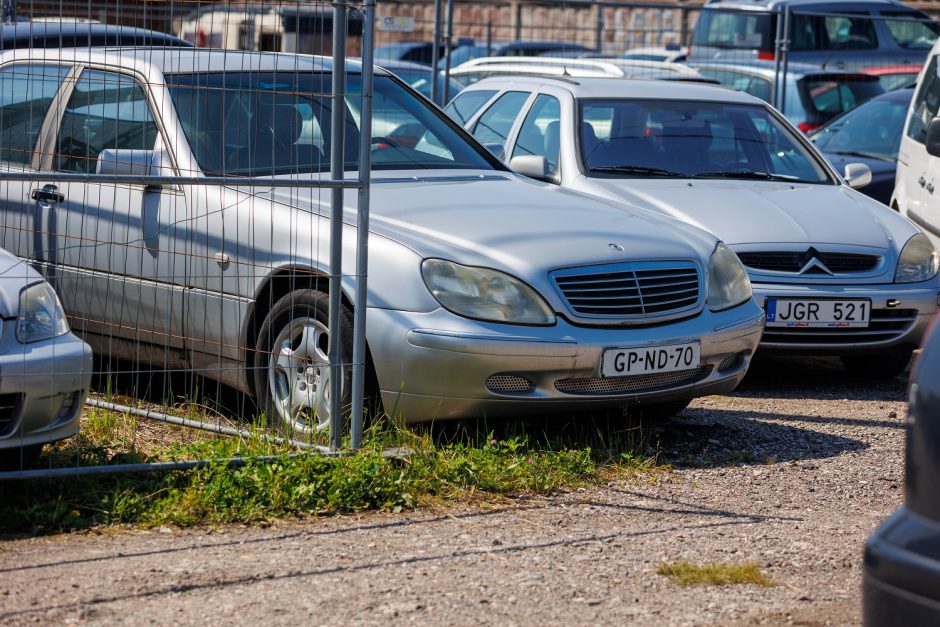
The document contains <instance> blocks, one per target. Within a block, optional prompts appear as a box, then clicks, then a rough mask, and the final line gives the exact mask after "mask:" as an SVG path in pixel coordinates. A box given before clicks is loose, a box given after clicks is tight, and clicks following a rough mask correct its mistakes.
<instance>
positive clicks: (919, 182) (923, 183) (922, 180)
mask: <svg viewBox="0 0 940 627" xmlns="http://www.w3.org/2000/svg"><path fill="white" fill-rule="evenodd" d="M917 184H918V185H920V186H921V187H923V186H924V185H926V184H927V179H925V178H924V177H920V178H919V179H917Z"/></svg>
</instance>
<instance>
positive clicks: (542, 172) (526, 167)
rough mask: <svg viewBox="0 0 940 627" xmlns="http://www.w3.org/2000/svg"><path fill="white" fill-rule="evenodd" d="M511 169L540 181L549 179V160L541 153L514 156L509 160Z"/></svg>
mask: <svg viewBox="0 0 940 627" xmlns="http://www.w3.org/2000/svg"><path fill="white" fill-rule="evenodd" d="M509 169H510V170H512V171H513V172H518V173H519V174H524V175H525V176H529V177H531V178H534V179H538V180H540V181H548V180H549V174H550V173H549V171H548V160H547V159H546V158H545V157H543V156H541V155H525V156H520V157H513V158H512V159H511V160H510V161H509Z"/></svg>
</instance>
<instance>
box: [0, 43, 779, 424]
mask: <svg viewBox="0 0 940 627" xmlns="http://www.w3.org/2000/svg"><path fill="white" fill-rule="evenodd" d="M46 61H48V62H49V63H48V64H47V65H46V68H47V69H46V70H45V71H44V72H42V73H36V72H33V71H31V70H32V68H33V66H34V64H36V63H41V62H46ZM330 69H331V65H330V62H329V61H328V60H325V59H323V58H318V57H313V56H307V55H290V54H283V53H281V54H274V53H257V54H252V55H232V54H230V53H227V52H226V51H221V50H205V49H198V48H196V49H186V50H178V49H151V50H150V51H149V54H148V55H146V56H139V57H138V56H131V57H127V56H126V55H125V56H122V55H121V54H120V51H114V50H108V49H94V50H87V49H86V50H81V51H76V50H54V51H42V50H30V51H11V52H8V53H4V54H0V84H2V85H4V87H5V89H9V92H7V93H12V94H24V93H29V94H32V95H33V98H32V99H31V100H28V101H25V102H22V101H19V100H16V99H10V100H7V101H4V102H0V106H2V107H4V108H6V107H9V108H10V111H9V112H7V111H5V110H3V109H0V125H2V126H0V130H2V133H3V134H2V137H0V138H2V139H3V140H4V141H2V142H0V147H2V148H0V161H3V162H5V167H7V168H11V169H13V170H16V171H27V172H31V171H33V163H34V153H36V151H38V150H39V149H40V148H41V147H48V152H47V153H45V154H44V160H42V161H41V164H42V165H41V167H42V168H43V169H45V170H48V171H54V172H62V173H77V174H82V173H90V172H100V173H115V174H131V173H135V172H136V173H139V172H141V171H158V172H173V173H183V172H202V173H205V174H208V175H226V174H227V175H235V176H240V177H257V176H274V175H294V176H297V175H300V174H303V175H307V176H329V174H328V172H329V159H328V155H329V154H330V132H329V129H330V124H329V121H328V119H329V112H330V111H332V109H333V107H334V101H333V100H331V99H330V98H329V96H328V95H324V94H329V93H330V84H331V83H330V81H331V73H330ZM349 69H350V73H349V75H348V76H347V95H346V99H345V100H340V101H339V103H340V104H341V106H343V105H345V106H346V107H347V108H348V112H347V118H346V119H347V120H350V123H349V124H348V125H347V127H346V139H347V142H348V143H347V144H346V147H347V150H346V152H345V154H346V157H347V159H348V160H349V161H348V162H347V167H348V169H350V170H352V169H353V168H355V167H356V164H357V150H356V147H357V146H358V145H359V137H358V128H357V126H356V121H357V120H359V119H361V116H358V115H356V113H357V112H356V111H355V105H354V103H356V102H357V101H358V95H359V91H360V81H361V79H360V74H359V72H358V67H357V66H356V64H354V63H351V64H350V66H349ZM76 75H77V76H76ZM67 76H69V77H72V76H76V77H75V78H74V80H66V77H67ZM141 76H144V77H147V80H146V81H142V80H141V79H140V78H139V77H141ZM53 101H55V102H59V103H61V106H57V107H53V106H51V105H52V102H53ZM373 102H374V106H375V111H374V117H375V120H377V121H381V123H382V124H383V125H385V128H391V124H392V123H397V124H398V125H400V126H404V127H408V128H409V131H408V136H409V137H412V138H414V137H416V138H417V140H416V141H415V142H414V144H413V145H404V144H402V143H399V142H397V141H395V140H393V139H390V137H389V136H388V135H389V134H392V133H388V134H386V135H383V136H376V135H375V132H376V131H375V130H373V141H372V166H373V170H374V176H373V185H372V188H371V212H372V220H371V231H370V233H371V235H372V237H370V244H369V251H370V258H369V268H368V272H369V277H370V281H369V289H370V292H369V295H368V303H365V305H366V307H367V312H368V313H367V319H368V326H367V342H368V351H367V352H368V355H369V357H368V360H369V366H368V367H369V368H370V369H371V370H370V371H371V372H373V373H374V384H373V385H371V386H370V387H372V388H373V389H372V393H373V394H381V396H382V398H383V400H384V404H385V407H386V408H387V409H388V410H389V411H394V412H396V413H399V414H402V415H403V416H404V418H405V419H407V420H411V421H418V420H432V419H445V418H457V417H473V416H480V415H486V416H488V417H491V416H498V415H505V414H511V415H518V414H521V413H528V412H536V413H540V414H541V413H545V412H547V411H550V410H552V409H555V410H563V411H572V410H574V409H576V408H587V407H603V406H612V407H625V406H627V405H628V404H633V405H636V404H640V405H642V406H643V408H644V409H645V410H647V411H650V412H654V413H655V412H659V413H667V414H669V413H672V412H674V411H676V410H677V409H679V408H681V407H683V406H685V404H687V403H688V401H689V400H690V399H691V398H693V397H695V396H699V395H704V394H713V393H722V392H727V391H730V390H731V389H733V388H734V387H735V386H736V385H737V383H738V382H739V381H740V380H741V378H742V377H743V376H744V373H745V372H746V370H747V367H748V364H749V363H750V356H751V354H752V352H753V350H754V349H755V347H756V344H757V341H758V339H759V337H760V333H761V330H762V327H763V313H762V311H761V310H760V307H758V305H757V304H756V303H755V302H754V301H753V299H752V297H751V289H750V285H749V283H748V280H747V275H746V273H745V271H744V269H743V267H742V266H741V264H740V262H739V261H738V260H737V258H736V257H735V256H734V255H733V254H732V253H731V252H730V251H728V250H727V248H726V247H724V245H722V244H720V243H719V242H718V240H717V238H716V237H714V236H713V235H711V234H709V233H707V232H705V231H702V230H701V229H698V228H696V227H693V226H689V225H685V224H682V223H680V222H678V221H675V220H672V219H669V218H666V217H663V216H661V215H658V214H655V213H653V212H649V211H645V210H642V209H636V210H635V211H631V210H630V209H627V208H617V207H612V206H611V205H610V204H609V203H606V202H600V201H598V200H596V199H591V198H589V197H587V196H583V195H580V194H576V193H573V192H569V191H565V190H558V189H554V188H546V187H545V186H544V185H542V184H539V183H534V182H532V181H531V180H528V179H526V178H524V177H520V176H517V175H514V174H512V173H511V172H509V171H507V170H506V168H505V167H504V166H502V165H501V164H500V163H499V162H498V161H497V160H496V159H494V158H493V157H492V156H491V155H490V154H489V153H488V152H487V151H486V150H484V149H483V148H482V147H481V146H480V145H479V144H477V143H476V142H473V141H470V140H469V138H468V136H467V135H466V133H464V132H463V131H462V130H460V129H459V128H458V127H456V126H455V125H454V124H453V123H452V122H451V121H450V120H448V119H446V118H445V117H444V115H443V113H442V112H441V111H440V110H439V109H438V108H437V107H435V106H433V105H432V104H431V103H430V102H428V101H427V100H426V99H424V98H420V97H418V96H417V95H416V94H415V93H414V92H413V91H412V90H409V89H406V88H404V87H402V85H401V84H400V83H399V82H398V81H397V80H395V79H393V78H392V77H391V76H389V75H388V74H387V73H386V72H385V71H384V70H377V72H376V79H375V86H374V100H373ZM6 125H9V126H6ZM416 127H420V128H421V129H423V131H421V132H416V131H415V130H414V129H415V128H416ZM378 132H382V133H385V131H384V130H383V131H378ZM13 138H16V143H15V144H13V143H12V140H13ZM7 140H10V141H7ZM171 147H172V151H171V150H170V148H171ZM33 188H35V185H30V184H26V183H14V182H7V184H5V185H4V187H3V192H4V194H5V196H4V200H5V202H3V203H0V214H2V215H0V223H2V224H4V225H7V227H6V228H4V229H3V230H2V232H0V235H2V237H3V241H4V242H6V243H8V244H9V245H10V246H12V247H13V248H14V249H15V253H16V254H17V255H18V256H20V257H23V258H27V259H30V260H31V261H32V262H33V263H34V264H35V265H36V267H38V268H40V269H41V270H42V272H45V273H46V274H47V275H48V276H50V277H53V278H54V279H55V285H56V288H57V289H58V290H59V294H60V296H61V297H62V299H63V304H64V306H65V310H66V311H67V312H68V313H69V315H70V316H72V317H73V320H75V322H76V328H77V329H79V330H80V331H81V332H82V333H83V334H84V335H85V337H87V338H88V339H89V341H91V342H92V343H97V344H99V345H100V346H105V347H107V350H108V351H109V355H111V356H113V357H116V358H130V359H134V358H137V359H140V360H143V361H155V362H157V363H160V364H161V365H162V366H163V367H166V366H167V364H174V363H185V364H186V367H190V368H192V367H196V368H198V369H199V371H200V372H201V373H202V374H203V375H205V376H207V377H210V378H213V379H218V380H220V381H224V382H226V383H229V384H230V385H232V386H234V387H236V388H238V389H240V390H242V391H245V392H248V393H251V394H253V395H255V396H256V397H257V398H258V400H259V403H260V406H261V407H262V408H263V411H264V414H265V415H266V416H268V417H269V419H271V420H272V421H273V422H274V423H276V424H279V425H281V426H284V427H285V428H287V429H289V430H291V431H293V432H309V431H312V430H315V429H319V428H326V427H327V426H328V424H329V418H330V416H329V414H330V407H331V403H329V402H327V400H326V399H328V398H329V394H330V392H329V390H330V389H331V384H330V373H331V369H329V368H328V367H327V365H328V360H327V358H326V353H325V347H326V346H327V343H328V340H329V337H330V334H331V333H336V334H339V339H340V340H341V341H342V347H343V363H345V364H349V362H350V360H351V348H352V346H351V334H352V329H351V317H352V316H351V312H350V310H349V309H348V308H346V307H344V309H343V314H342V316H341V320H340V321H339V324H340V327H339V328H338V329H330V328H328V326H327V324H328V321H329V318H328V315H327V304H328V302H329V299H328V296H327V294H326V292H325V289H326V284H327V281H328V272H326V270H325V269H326V268H328V267H329V249H330V245H329V244H330V242H329V240H328V235H327V234H328V233H329V232H330V231H329V228H328V226H329V218H328V216H327V215H326V214H327V212H325V211H324V210H323V207H322V205H321V204H320V199H321V194H320V193H318V192H313V193H309V194H302V193H301V194H298V192H297V190H296V189H292V188H285V187H280V188H278V187H276V188H274V189H273V190H270V191H260V190H259V189H258V188H240V187H239V186H238V185H237V183H235V182H233V183H232V184H231V185H228V186H224V187H220V186H211V185H205V186H203V185H187V186H184V188H183V189H182V190H180V192H179V193H162V194H160V193H152V190H150V189H145V188H144V187H143V186H128V185H111V184H107V183H94V184H87V183H85V182H84V181H82V180H66V179H63V180H62V181H61V183H59V184H58V185H48V186H45V187H44V188H43V191H42V194H41V195H37V196H36V197H35V199H31V198H29V196H28V194H26V193H24V191H25V190H27V189H33ZM174 191H175V190H174ZM259 191H260V193H259ZM350 196H353V198H350ZM347 199H349V200H348V201H347V202H349V205H348V206H347V211H355V202H356V201H355V195H353V194H350V195H347ZM625 212H626V214H627V215H629V216H630V217H629V218H626V217H625ZM37 214H38V215H41V216H42V220H43V224H49V225H57V226H56V228H53V229H50V230H48V231H46V232H43V233H37V236H38V237H39V238H40V239H37V238H34V237H23V236H22V233H23V232H24V230H25V229H27V228H28V225H32V224H33V222H32V221H31V220H32V216H34V215H37ZM142 215H143V216H145V217H144V218H143V219H141V218H140V216H142ZM184 216H185V217H184ZM572 216H576V217H577V221H578V224H579V225H580V227H581V228H580V229H579V230H577V231H574V230H572V228H571V224H572ZM24 220H25V221H28V224H27V222H24ZM352 229H353V227H352V226H347V230H348V231H349V232H347V233H346V234H345V235H344V243H345V244H346V245H347V246H350V247H352V246H353V244H352V243H353V242H355V239H356V238H355V236H354V231H353V230H352ZM96 243H97V244H101V248H102V249H105V250H107V251H108V254H95V251H96V250H98V249H99V247H98V246H96V245H95V244H96ZM223 251H224V255H225V257H224V261H222V255H223ZM344 260H345V264H346V265H344V267H343V268H342V271H343V272H342V276H343V277H344V281H343V290H344V296H345V298H347V299H349V300H352V299H353V298H354V293H355V290H354V289H352V288H353V287H354V286H353V284H352V277H353V276H354V275H355V271H354V267H353V266H354V265H355V255H354V254H352V250H347V251H346V252H345V254H344ZM194 264H195V265H194ZM347 266H348V267H347ZM346 277H348V278H349V279H348V280H347V279H346ZM112 294H120V295H121V298H120V299H114V298H108V297H107V295H112ZM347 302H349V301H347ZM221 321H224V323H221ZM334 337H336V336H334ZM341 372H342V377H343V380H342V381H341V382H339V383H341V389H342V391H343V394H344V395H346V396H347V398H348V394H349V388H350V376H351V369H350V368H349V366H348V365H347V366H346V367H343V368H342V370H341Z"/></svg>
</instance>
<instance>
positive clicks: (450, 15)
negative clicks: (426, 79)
mask: <svg viewBox="0 0 940 627" xmlns="http://www.w3.org/2000/svg"><path fill="white" fill-rule="evenodd" d="M453 38H454V0H447V32H446V34H445V39H446V42H447V44H446V45H447V46H448V48H449V47H450V44H451V41H453ZM434 78H435V79H436V78H437V76H435V77H434ZM449 82H450V55H447V56H446V57H445V58H444V97H443V98H442V99H441V102H440V105H441V106H442V107H443V106H444V105H446V104H447V101H448V100H449V99H450V89H448V87H449V85H448V83H449Z"/></svg>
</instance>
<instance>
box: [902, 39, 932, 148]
mask: <svg viewBox="0 0 940 627" xmlns="http://www.w3.org/2000/svg"><path fill="white" fill-rule="evenodd" d="M938 107H940V76H937V56H936V55H934V56H932V57H931V58H930V64H929V65H928V66H927V69H926V70H925V71H924V79H923V81H922V82H921V84H920V88H919V89H918V90H917V95H916V96H914V102H912V103H911V119H910V122H908V125H907V136H908V137H910V138H911V139H913V140H914V141H916V142H918V143H921V144H923V143H924V142H925V141H927V125H928V124H930V121H931V120H933V119H934V117H936V115H937V109H938Z"/></svg>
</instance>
